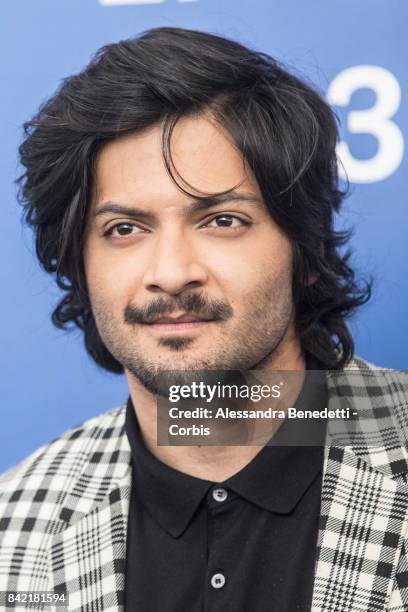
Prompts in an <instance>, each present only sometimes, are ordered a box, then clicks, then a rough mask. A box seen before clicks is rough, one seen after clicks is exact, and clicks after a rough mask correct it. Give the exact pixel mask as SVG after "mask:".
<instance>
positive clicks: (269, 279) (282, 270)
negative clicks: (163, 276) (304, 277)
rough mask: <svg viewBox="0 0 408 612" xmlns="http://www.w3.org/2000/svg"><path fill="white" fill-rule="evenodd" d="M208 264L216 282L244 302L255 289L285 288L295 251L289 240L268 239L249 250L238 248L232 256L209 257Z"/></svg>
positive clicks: (218, 255) (213, 252) (214, 255)
mask: <svg viewBox="0 0 408 612" xmlns="http://www.w3.org/2000/svg"><path fill="white" fill-rule="evenodd" d="M206 263H207V265H208V268H209V270H211V271H212V274H213V276H214V278H215V279H218V281H219V283H220V284H221V285H222V286H223V287H224V288H226V289H227V290H228V292H229V293H233V294H236V297H237V298H238V300H239V299H241V300H242V297H243V295H248V294H250V293H251V292H252V291H253V290H254V289H255V288H257V289H259V288H260V287H262V286H263V287H265V288H266V287H273V286H274V285H275V284H276V285H280V286H281V285H282V283H283V281H284V279H287V278H288V277H291V272H292V248H291V245H290V242H289V241H288V240H287V239H286V238H282V239H280V240H277V239H276V236H275V237H274V239H272V238H271V237H270V236H267V237H266V239H265V240H261V239H260V240H258V241H257V242H256V243H252V244H251V245H250V248H247V249H245V248H239V249H237V250H235V249H234V251H231V252H230V253H228V254H226V253H225V252H224V253H217V252H216V251H214V250H213V251H212V252H211V254H210V255H208V254H207V258H206Z"/></svg>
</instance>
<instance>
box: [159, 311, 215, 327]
mask: <svg viewBox="0 0 408 612" xmlns="http://www.w3.org/2000/svg"><path fill="white" fill-rule="evenodd" d="M209 320H210V319H204V318H203V317H198V316H196V315H192V314H186V313H185V314H182V315H180V316H178V317H169V316H167V317H159V318H157V319H155V320H154V321H152V324H154V325H155V324H160V323H170V324H173V325H174V324H177V323H199V322H203V321H209Z"/></svg>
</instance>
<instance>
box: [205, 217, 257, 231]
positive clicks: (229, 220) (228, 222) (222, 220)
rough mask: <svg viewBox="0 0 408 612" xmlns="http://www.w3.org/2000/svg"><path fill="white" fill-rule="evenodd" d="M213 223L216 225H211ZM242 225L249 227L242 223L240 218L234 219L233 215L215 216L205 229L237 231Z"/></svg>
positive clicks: (244, 222)
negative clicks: (214, 228)
mask: <svg viewBox="0 0 408 612" xmlns="http://www.w3.org/2000/svg"><path fill="white" fill-rule="evenodd" d="M234 221H237V222H238V223H235V224H234ZM214 222H215V223H216V225H213V224H214ZM243 225H249V223H247V222H246V221H244V220H243V219H241V218H240V217H236V216H235V215H227V214H224V215H217V216H216V217H214V218H213V219H212V220H211V221H210V222H209V223H208V224H207V225H206V227H211V226H212V227H218V228H221V229H222V228H227V229H228V228H231V229H238V228H239V227H242V226H243Z"/></svg>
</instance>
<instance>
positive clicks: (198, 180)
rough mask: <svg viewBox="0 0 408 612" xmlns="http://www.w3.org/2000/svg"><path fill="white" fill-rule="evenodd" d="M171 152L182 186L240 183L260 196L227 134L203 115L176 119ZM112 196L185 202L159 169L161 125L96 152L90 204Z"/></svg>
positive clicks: (213, 188)
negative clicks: (93, 185)
mask: <svg viewBox="0 0 408 612" xmlns="http://www.w3.org/2000/svg"><path fill="white" fill-rule="evenodd" d="M171 157H172V160H173V164H174V167H175V170H174V169H173V174H174V175H175V178H176V180H177V182H178V183H179V184H180V185H182V186H183V187H184V188H185V189H187V191H190V192H192V193H194V190H197V194H198V195H202V193H203V192H204V193H218V192H220V191H224V190H227V189H231V188H232V187H234V186H237V185H238V184H240V185H242V187H243V188H245V189H246V191H248V190H249V191H251V192H252V193H254V194H255V195H257V196H258V197H260V191H259V187H258V185H257V182H256V180H255V178H254V177H253V175H252V173H251V172H250V171H249V170H248V168H247V167H246V165H245V164H244V160H243V157H242V153H241V152H240V151H239V150H238V148H237V147H236V146H235V145H234V143H233V142H232V139H231V136H230V135H229V134H228V133H227V132H226V131H225V130H224V129H223V128H222V127H221V126H220V125H219V124H217V123H216V122H215V121H214V120H212V119H211V118H209V117H207V116H204V115H200V116H196V117H183V118H181V119H180V120H179V121H178V122H177V123H176V126H175V128H174V130H173V133H172V136H171ZM178 175H180V176H178ZM180 177H181V178H180ZM118 198H119V199H121V200H124V199H125V200H126V201H128V200H129V199H130V200H131V201H137V202H139V203H141V202H143V203H144V204H152V205H153V204H154V203H157V202H161V203H164V202H169V203H171V202H176V203H179V202H183V201H186V202H187V201H191V196H188V195H187V194H183V192H181V191H180V189H179V188H178V187H177V185H175V184H174V182H173V181H172V180H171V178H170V176H169V175H168V173H167V170H166V168H165V164H164V160H163V156H162V125H161V124H160V125H159V124H158V125H155V126H153V127H151V128H149V129H147V130H144V131H142V132H137V133H132V134H128V135H126V136H122V137H120V138H118V139H116V140H113V141H111V142H109V143H108V144H106V145H105V146H104V147H103V149H102V150H101V151H100V153H99V155H98V158H97V162H96V184H95V190H94V198H93V204H94V206H95V205H97V204H98V202H100V201H103V200H107V199H108V200H111V199H115V200H116V199H118Z"/></svg>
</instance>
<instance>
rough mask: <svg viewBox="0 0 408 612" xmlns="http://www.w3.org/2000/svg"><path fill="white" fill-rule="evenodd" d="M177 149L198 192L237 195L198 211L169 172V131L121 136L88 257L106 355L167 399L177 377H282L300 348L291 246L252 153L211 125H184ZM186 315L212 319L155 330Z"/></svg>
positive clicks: (113, 148)
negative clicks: (268, 370)
mask: <svg viewBox="0 0 408 612" xmlns="http://www.w3.org/2000/svg"><path fill="white" fill-rule="evenodd" d="M171 150H172V157H173V161H174V164H175V167H176V169H177V172H178V173H179V174H180V175H181V177H182V179H183V180H184V181H186V182H187V183H189V185H190V186H193V189H192V188H191V187H188V186H187V185H186V184H185V183H183V182H182V181H181V180H180V179H178V177H177V175H176V178H177V179H178V181H179V182H180V183H181V184H182V185H183V186H184V187H185V189H187V191H190V192H192V193H197V195H202V194H200V192H199V191H201V192H206V193H219V192H221V191H225V190H227V189H230V188H231V187H233V186H236V185H239V186H238V187H236V189H235V192H236V193H237V194H238V195H236V196H233V195H228V199H225V201H223V202H219V203H217V204H216V205H211V206H210V207H209V206H208V204H209V203H208V202H207V207H205V208H204V207H203V206H201V207H200V208H197V207H196V208H194V207H193V204H194V203H196V204H197V202H199V200H196V199H194V198H193V197H190V196H189V195H186V194H184V193H183V192H181V191H180V190H179V189H178V188H177V186H176V185H175V184H174V183H173V182H172V180H171V178H170V177H169V176H168V174H167V172H166V169H165V166H164V164H163V159H162V154H161V127H160V126H155V127H153V128H151V129H149V130H146V131H145V132H143V133H139V134H132V135H128V136H125V137H121V138H119V139H117V140H115V141H112V142H110V143H108V144H107V145H106V146H105V147H104V148H103V149H102V151H101V152H100V154H99V157H98V160H97V168H96V187H95V194H94V198H93V201H92V203H91V206H90V210H89V215H88V219H87V227H86V230H87V231H86V241H85V252H84V258H85V259H84V262H85V272H86V277H87V282H88V288H89V293H90V299H91V304H92V310H93V314H94V317H95V321H96V325H97V328H98V331H99V333H100V336H101V338H102V340H103V342H104V344H105V346H106V347H107V349H108V350H109V351H110V352H111V354H112V355H113V356H114V357H115V358H116V359H117V360H118V361H119V362H120V363H121V364H122V365H123V366H124V368H125V372H126V374H127V375H130V376H132V377H135V379H136V380H138V381H140V382H141V383H142V384H143V385H144V386H145V387H146V388H147V389H149V390H150V391H152V392H153V393H159V394H163V393H165V391H163V389H165V387H163V384H162V383H163V376H164V378H166V375H165V374H163V373H164V372H166V371H169V370H185V371H188V370H190V371H191V370H195V371H196V370H230V369H255V368H257V367H260V366H262V367H265V366H266V365H268V366H269V367H274V365H276V363H278V359H279V356H282V354H285V352H286V353H287V352H288V351H290V350H291V347H292V349H293V346H294V332H293V321H292V316H293V312H292V309H293V302H292V289H291V287H292V248H291V243H290V241H289V240H288V238H286V236H285V235H284V234H283V233H282V231H281V230H280V229H279V228H278V226H277V225H276V224H275V223H274V221H273V220H272V218H271V217H270V215H269V213H268V211H267V209H266V207H265V204H264V203H263V201H262V197H261V193H260V190H259V187H258V185H257V182H256V180H255V178H254V177H253V175H252V174H250V173H249V171H248V170H245V167H244V164H243V160H242V156H241V154H240V153H239V151H238V150H237V149H236V148H235V147H234V146H233V144H232V142H231V139H230V137H229V136H228V135H227V134H226V133H225V131H224V130H223V129H222V128H221V127H220V126H219V125H218V124H216V123H215V122H214V121H213V120H210V119H209V118H206V117H204V116H200V117H194V118H183V119H182V120H180V121H179V122H178V124H177V125H176V128H175V130H174V132H173V136H172V140H171ZM194 190H199V191H194ZM242 194H244V195H242ZM240 197H241V199H239V198H240ZM244 197H246V199H245V200H244ZM201 204H202V203H201ZM212 204H213V203H212ZM113 205H116V206H120V207H122V208H123V210H122V211H119V210H116V211H115V210H114V207H113ZM109 206H110V207H111V210H110V212H109V211H108V210H106V211H105V212H104V213H103V214H102V211H103V209H104V208H105V207H106V208H109ZM132 209H137V210H134V211H133V212H132ZM95 213H99V214H96V215H95ZM186 313H187V314H189V315H190V316H195V317H196V318H198V319H201V320H199V321H196V322H185V323H182V322H181V323H172V324H171V323H170V324H169V322H167V323H165V322H162V323H157V322H156V323H155V324H154V323H153V322H154V321H156V320H157V319H158V318H163V317H173V318H178V317H179V316H180V315H182V314H186ZM203 319H205V320H203ZM188 379H189V377H188V374H186V375H185V377H181V378H178V379H177V380H175V379H174V378H172V379H171V381H172V382H173V383H174V382H177V383H178V384H183V381H187V380H188ZM166 384H167V383H166Z"/></svg>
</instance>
